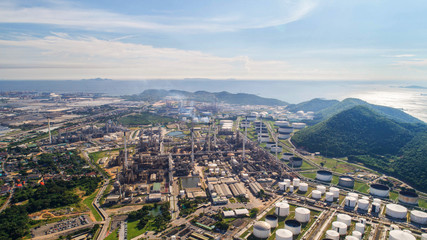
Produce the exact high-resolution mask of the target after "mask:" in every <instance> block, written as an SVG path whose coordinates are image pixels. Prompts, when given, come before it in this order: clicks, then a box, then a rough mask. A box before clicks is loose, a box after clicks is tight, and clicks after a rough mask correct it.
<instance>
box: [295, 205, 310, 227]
mask: <svg viewBox="0 0 427 240" xmlns="http://www.w3.org/2000/svg"><path fill="white" fill-rule="evenodd" d="M295 220H297V221H298V222H300V223H307V222H308V221H310V210H308V209H307V208H303V207H297V208H295Z"/></svg>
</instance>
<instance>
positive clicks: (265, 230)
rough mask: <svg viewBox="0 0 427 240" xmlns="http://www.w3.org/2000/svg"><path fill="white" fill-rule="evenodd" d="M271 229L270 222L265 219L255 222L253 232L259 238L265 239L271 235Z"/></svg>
mask: <svg viewBox="0 0 427 240" xmlns="http://www.w3.org/2000/svg"><path fill="white" fill-rule="evenodd" d="M270 229H271V226H270V224H268V223H266V222H263V221H259V222H256V223H255V224H254V231H253V234H254V236H255V237H257V238H261V239H265V238H268V237H269V236H270Z"/></svg>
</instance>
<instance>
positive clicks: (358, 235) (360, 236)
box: [352, 230, 362, 240]
mask: <svg viewBox="0 0 427 240" xmlns="http://www.w3.org/2000/svg"><path fill="white" fill-rule="evenodd" d="M352 235H353V236H355V237H357V239H359V240H360V239H362V233H361V232H359V231H356V230H354V231H353V233H352Z"/></svg>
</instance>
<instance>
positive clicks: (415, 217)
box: [411, 210, 427, 225]
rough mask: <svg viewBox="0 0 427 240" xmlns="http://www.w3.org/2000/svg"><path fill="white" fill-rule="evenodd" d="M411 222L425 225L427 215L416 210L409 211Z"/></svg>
mask: <svg viewBox="0 0 427 240" xmlns="http://www.w3.org/2000/svg"><path fill="white" fill-rule="evenodd" d="M411 222H413V223H418V224H422V225H426V224H427V213H425V212H421V211H418V210H412V211H411Z"/></svg>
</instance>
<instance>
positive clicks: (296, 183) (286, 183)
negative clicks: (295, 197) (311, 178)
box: [279, 178, 308, 193]
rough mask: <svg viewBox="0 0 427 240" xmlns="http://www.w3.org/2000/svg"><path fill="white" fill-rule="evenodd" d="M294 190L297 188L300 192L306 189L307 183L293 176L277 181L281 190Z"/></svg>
mask: <svg viewBox="0 0 427 240" xmlns="http://www.w3.org/2000/svg"><path fill="white" fill-rule="evenodd" d="M288 189H289V192H291V193H292V192H294V191H296V190H297V189H298V191H300V192H307V191H308V184H307V183H305V182H301V180H300V179H299V178H294V179H293V180H292V181H291V180H290V179H285V180H283V182H279V190H280V191H282V192H286V191H288Z"/></svg>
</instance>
